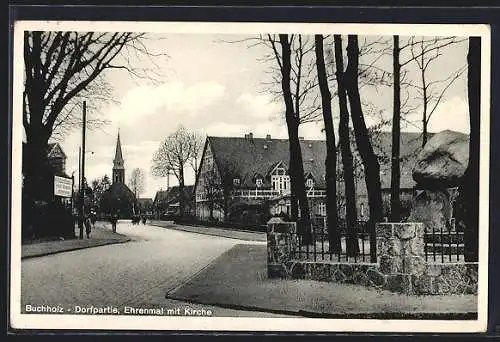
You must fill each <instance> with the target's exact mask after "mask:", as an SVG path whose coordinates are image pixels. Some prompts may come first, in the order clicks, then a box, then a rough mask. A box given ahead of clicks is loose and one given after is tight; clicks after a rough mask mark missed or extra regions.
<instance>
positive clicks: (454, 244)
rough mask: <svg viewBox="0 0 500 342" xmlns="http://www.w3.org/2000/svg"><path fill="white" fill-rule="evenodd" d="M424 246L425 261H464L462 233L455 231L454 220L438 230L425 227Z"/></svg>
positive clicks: (433, 227)
mask: <svg viewBox="0 0 500 342" xmlns="http://www.w3.org/2000/svg"><path fill="white" fill-rule="evenodd" d="M424 244H425V245H424V250H425V260H426V261H431V262H442V263H444V262H461V261H464V232H463V231H459V230H457V229H456V227H455V220H454V219H451V221H450V222H449V224H447V225H446V226H441V227H440V228H436V227H435V226H434V225H433V226H432V227H427V226H426V227H425V237H424Z"/></svg>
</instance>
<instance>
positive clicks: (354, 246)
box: [334, 35, 359, 256]
mask: <svg viewBox="0 0 500 342" xmlns="http://www.w3.org/2000/svg"><path fill="white" fill-rule="evenodd" d="M334 50H335V66H336V79H337V93H338V96H337V97H338V103H339V113H340V120H339V144H340V149H341V152H342V164H343V177H342V178H343V179H344V195H345V209H346V210H345V222H346V230H347V241H346V253H347V255H348V256H356V255H358V254H359V245H358V236H357V234H356V221H357V214H356V197H355V196H356V189H355V185H354V167H353V156H352V152H351V139H350V134H349V109H348V108H347V93H346V88H345V80H344V57H343V54H342V52H343V51H342V50H343V49H342V37H341V36H340V35H335V36H334Z"/></svg>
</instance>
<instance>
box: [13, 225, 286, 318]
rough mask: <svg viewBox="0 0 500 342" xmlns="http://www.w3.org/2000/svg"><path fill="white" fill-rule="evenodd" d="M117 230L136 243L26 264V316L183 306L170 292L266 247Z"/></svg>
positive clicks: (142, 229)
mask: <svg viewBox="0 0 500 342" xmlns="http://www.w3.org/2000/svg"><path fill="white" fill-rule="evenodd" d="M117 232H118V233H121V234H125V235H127V236H129V237H131V238H132V241H131V242H128V243H125V244H118V245H109V246H102V247H95V248H88V249H83V250H78V251H71V252H65V253H61V254H54V255H48V256H44V257H38V258H33V259H26V260H23V261H22V266H21V267H22V269H21V310H22V312H25V309H26V305H31V306H41V305H50V306H54V305H59V306H61V307H63V308H65V310H68V311H71V310H74V308H75V307H76V306H81V307H88V306H100V307H102V306H107V305H112V306H115V307H118V308H123V307H124V306H130V307H167V308H168V307H178V306H181V305H184V304H185V303H182V302H177V301H173V300H170V299H165V294H166V293H167V292H168V291H171V290H172V289H175V288H176V287H178V286H181V285H182V284H183V283H185V282H186V281H187V280H189V279H190V278H191V277H192V276H193V275H195V274H196V273H198V272H199V271H201V270H203V269H204V268H205V267H206V266H207V265H209V264H210V263H211V262H212V261H213V260H215V259H216V258H217V257H218V256H220V255H221V254H222V253H224V252H225V251H227V250H228V249H230V248H232V247H233V246H234V245H236V244H239V243H262V242H251V241H242V240H236V239H227V238H222V237H216V236H209V235H202V234H195V233H189V232H184V231H179V230H172V229H165V228H160V227H153V226H149V225H142V224H141V225H132V224H130V223H128V222H120V223H119V224H118V229H117ZM192 306H194V307H199V308H201V307H203V308H205V309H207V308H208V307H207V306H200V305H192ZM211 310H212V311H213V315H214V316H257V317H277V316H276V315H271V314H265V313H257V312H243V311H236V310H228V309H221V308H216V307H212V308H211Z"/></svg>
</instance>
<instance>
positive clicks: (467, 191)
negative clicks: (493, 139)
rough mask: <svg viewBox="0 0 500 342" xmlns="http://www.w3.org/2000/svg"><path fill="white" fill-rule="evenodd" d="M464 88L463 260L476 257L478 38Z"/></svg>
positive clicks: (471, 47) (473, 40)
mask: <svg viewBox="0 0 500 342" xmlns="http://www.w3.org/2000/svg"><path fill="white" fill-rule="evenodd" d="M467 63H468V76H467V91H468V98H469V120H470V141H469V164H468V166H467V170H466V171H465V175H464V182H463V186H462V193H463V196H462V198H463V200H464V218H465V232H464V242H465V253H464V254H465V261H470V262H476V261H478V250H479V152H480V151H479V139H480V116H481V102H480V95H481V93H480V90H481V89H480V87H481V38H479V37H470V38H469V53H468V55H467Z"/></svg>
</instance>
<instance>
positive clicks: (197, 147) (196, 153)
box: [189, 132, 205, 178]
mask: <svg viewBox="0 0 500 342" xmlns="http://www.w3.org/2000/svg"><path fill="white" fill-rule="evenodd" d="M192 135H193V137H192V139H193V141H192V145H191V148H192V150H193V151H192V154H193V155H192V157H191V160H190V162H189V163H190V165H191V167H192V168H193V171H194V174H195V178H196V176H197V173H198V167H199V166H200V165H199V164H200V159H201V154H202V153H203V146H204V144H205V142H204V139H203V137H202V136H201V135H199V134H198V133H195V132H193V133H192Z"/></svg>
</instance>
